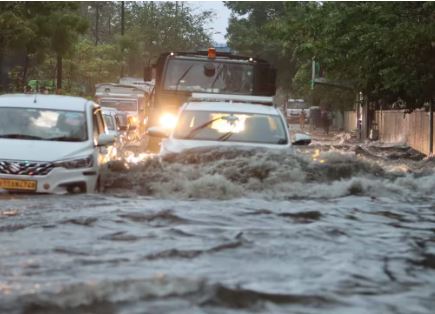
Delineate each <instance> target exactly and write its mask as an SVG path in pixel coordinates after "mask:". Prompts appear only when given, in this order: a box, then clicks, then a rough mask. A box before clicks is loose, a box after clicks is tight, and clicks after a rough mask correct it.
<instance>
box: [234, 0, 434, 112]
mask: <svg viewBox="0 0 435 314" xmlns="http://www.w3.org/2000/svg"><path fill="white" fill-rule="evenodd" d="M226 5H227V6H228V7H229V8H230V9H231V10H232V11H233V16H232V18H231V20H230V25H229V27H228V39H229V44H230V46H231V47H232V48H233V49H236V50H237V51H240V52H242V53H246V54H253V53H256V54H258V55H260V56H262V57H264V58H266V59H269V60H270V61H271V62H273V63H274V64H275V65H276V67H277V68H278V69H279V71H280V73H279V78H280V80H279V81H278V83H279V85H280V86H281V87H282V88H285V89H287V90H289V92H290V93H291V94H292V95H293V96H297V97H301V96H302V97H304V98H306V99H311V100H313V101H314V102H317V100H316V99H324V101H325V102H329V103H330V102H331V101H333V100H334V97H336V99H335V101H333V102H334V103H336V104H337V105H336V106H338V107H343V106H344V105H345V103H344V102H348V101H349V100H350V99H352V96H353V95H352V93H350V92H346V91H345V90H340V89H337V88H336V87H329V88H328V87H326V86H322V87H320V86H316V88H315V90H314V91H311V90H310V88H309V85H310V80H311V59H312V58H313V57H315V58H316V60H317V61H320V64H321V66H322V68H323V69H324V70H325V75H324V76H325V78H326V79H328V80H330V81H338V82H346V83H347V84H350V85H351V86H353V89H354V91H353V94H356V93H357V92H359V91H362V92H363V93H364V94H365V95H367V96H368V97H369V99H370V100H381V101H383V102H386V103H391V102H392V101H394V100H397V99H398V98H401V99H404V100H406V101H407V103H408V104H409V105H410V106H411V105H417V106H419V105H421V104H422V103H423V102H424V101H427V100H428V99H430V98H431V97H434V94H433V93H434V91H435V80H434V75H435V57H434V56H435V14H434V12H435V3H434V2H226ZM341 96H345V97H341Z"/></svg>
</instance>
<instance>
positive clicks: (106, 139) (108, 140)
mask: <svg viewBox="0 0 435 314" xmlns="http://www.w3.org/2000/svg"><path fill="white" fill-rule="evenodd" d="M113 143H115V136H114V135H112V134H106V133H103V134H100V136H99V137H98V142H97V146H110V145H112V144H113Z"/></svg>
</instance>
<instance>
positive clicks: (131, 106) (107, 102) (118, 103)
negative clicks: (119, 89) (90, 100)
mask: <svg viewBox="0 0 435 314" xmlns="http://www.w3.org/2000/svg"><path fill="white" fill-rule="evenodd" d="M100 106H101V107H110V108H116V109H118V110H120V111H137V101H136V100H125V99H101V101H100Z"/></svg>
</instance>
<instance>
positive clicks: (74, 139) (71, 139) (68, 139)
mask: <svg viewBox="0 0 435 314" xmlns="http://www.w3.org/2000/svg"><path fill="white" fill-rule="evenodd" d="M46 140H47V141H61V142H81V141H82V139H80V138H77V137H71V136H57V137H50V138H47V139H46Z"/></svg>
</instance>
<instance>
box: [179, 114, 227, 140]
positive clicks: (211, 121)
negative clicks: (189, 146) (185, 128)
mask: <svg viewBox="0 0 435 314" xmlns="http://www.w3.org/2000/svg"><path fill="white" fill-rule="evenodd" d="M222 118H223V117H217V118H214V119H211V120H209V121H207V122H205V123H203V124H201V125H199V126H197V127H196V128H194V129H193V130H191V131H190V132H189V134H187V135H186V136H184V138H185V139H189V138H192V136H193V135H194V134H195V133H196V132H198V131H199V130H202V129H204V128H206V127H207V126H209V125H210V124H212V123H213V122H215V121H216V120H219V119H222Z"/></svg>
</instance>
